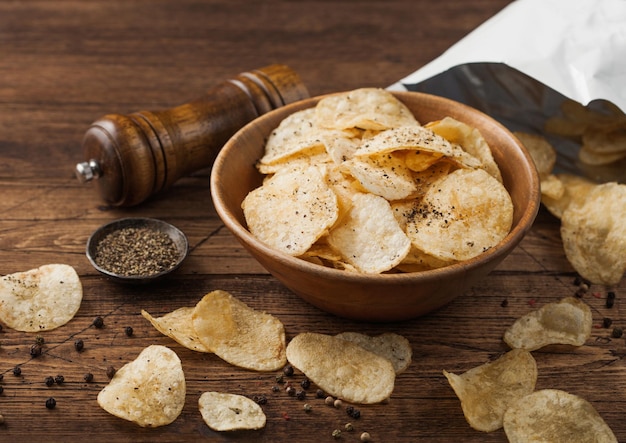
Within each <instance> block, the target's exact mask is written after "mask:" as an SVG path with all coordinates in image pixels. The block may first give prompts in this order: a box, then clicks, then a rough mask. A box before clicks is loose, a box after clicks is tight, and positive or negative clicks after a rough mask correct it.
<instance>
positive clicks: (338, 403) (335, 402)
mask: <svg viewBox="0 0 626 443" xmlns="http://www.w3.org/2000/svg"><path fill="white" fill-rule="evenodd" d="M333 406H334V407H336V408H340V407H342V406H343V402H342V401H341V400H339V399H337V400H335V401H334V402H333Z"/></svg>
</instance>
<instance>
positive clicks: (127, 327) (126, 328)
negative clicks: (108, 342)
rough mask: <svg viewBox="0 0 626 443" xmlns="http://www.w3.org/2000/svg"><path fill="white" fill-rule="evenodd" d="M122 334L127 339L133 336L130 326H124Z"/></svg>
mask: <svg viewBox="0 0 626 443" xmlns="http://www.w3.org/2000/svg"><path fill="white" fill-rule="evenodd" d="M124 333H125V334H126V336H127V337H132V335H133V328H132V326H126V327H125V328H124Z"/></svg>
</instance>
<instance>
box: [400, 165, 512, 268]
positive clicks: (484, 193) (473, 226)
mask: <svg viewBox="0 0 626 443" xmlns="http://www.w3.org/2000/svg"><path fill="white" fill-rule="evenodd" d="M412 214H413V216H412V217H411V218H410V220H408V222H407V235H408V237H409V238H410V239H411V242H412V244H413V245H414V246H415V247H416V248H418V249H421V250H422V251H424V252H426V253H427V254H429V255H432V256H434V257H436V258H438V259H440V260H444V261H449V260H467V259H470V258H472V257H475V256H477V255H479V254H481V253H483V252H485V251H486V250H488V249H489V248H491V247H493V246H495V245H496V244H497V243H498V242H500V241H501V240H502V239H503V238H504V237H505V236H506V235H507V234H508V233H509V231H510V229H511V224H512V221H513V203H512V201H511V197H510V195H509V193H508V192H507V190H506V189H505V188H504V186H503V185H502V183H500V182H499V181H498V180H496V179H495V178H493V177H492V176H491V175H489V173H487V172H486V171H484V170H482V169H474V170H472V169H457V170H455V171H454V172H452V173H450V174H448V175H447V176H445V177H444V178H442V179H440V180H438V181H437V182H435V184H433V185H432V186H431V187H430V188H429V189H428V191H427V192H426V194H425V195H424V197H423V198H422V199H421V200H419V201H417V202H416V205H415V209H414V211H413V213H412Z"/></svg>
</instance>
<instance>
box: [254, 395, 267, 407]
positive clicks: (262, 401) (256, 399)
mask: <svg viewBox="0 0 626 443" xmlns="http://www.w3.org/2000/svg"><path fill="white" fill-rule="evenodd" d="M252 400H254V402H255V403H257V404H259V405H265V404H267V397H266V396H265V395H263V394H261V395H255V396H254V397H252Z"/></svg>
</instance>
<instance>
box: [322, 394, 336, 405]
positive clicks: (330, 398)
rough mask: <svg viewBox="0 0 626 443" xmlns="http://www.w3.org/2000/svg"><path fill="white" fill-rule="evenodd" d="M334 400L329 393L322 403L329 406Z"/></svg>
mask: <svg viewBox="0 0 626 443" xmlns="http://www.w3.org/2000/svg"><path fill="white" fill-rule="evenodd" d="M334 402H335V399H334V398H332V397H331V396H330V395H329V396H328V397H326V398H325V399H324V403H326V404H327V405H328V406H331V405H332V404H333V403H334Z"/></svg>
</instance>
